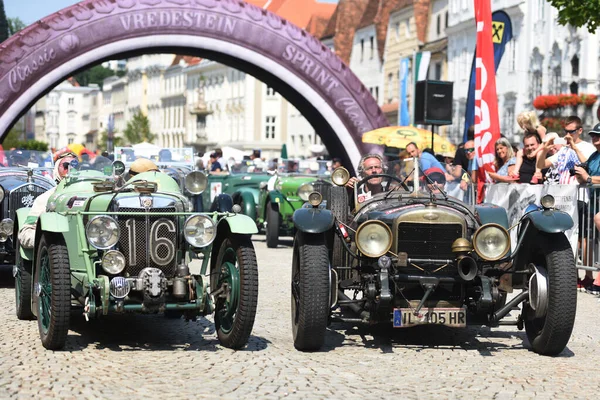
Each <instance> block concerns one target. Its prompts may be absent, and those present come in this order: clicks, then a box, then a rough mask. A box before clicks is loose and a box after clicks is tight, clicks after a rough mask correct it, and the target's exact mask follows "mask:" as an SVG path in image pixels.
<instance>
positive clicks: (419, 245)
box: [398, 222, 462, 259]
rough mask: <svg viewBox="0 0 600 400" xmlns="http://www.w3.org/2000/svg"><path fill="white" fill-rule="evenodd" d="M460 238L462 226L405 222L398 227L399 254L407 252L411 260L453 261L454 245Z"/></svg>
mask: <svg viewBox="0 0 600 400" xmlns="http://www.w3.org/2000/svg"><path fill="white" fill-rule="evenodd" d="M459 237H462V226H461V225H460V224H418V223H412V222H403V223H400V224H399V225H398V252H405V253H407V254H408V257H410V258H442V259H443V258H446V259H452V258H454V254H453V253H452V243H453V242H454V241H455V240H456V239H457V238H459Z"/></svg>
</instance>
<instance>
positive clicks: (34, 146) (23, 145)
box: [2, 128, 48, 151]
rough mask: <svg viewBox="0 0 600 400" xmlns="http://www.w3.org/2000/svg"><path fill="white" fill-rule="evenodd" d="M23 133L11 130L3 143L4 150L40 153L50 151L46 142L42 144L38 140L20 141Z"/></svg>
mask: <svg viewBox="0 0 600 400" xmlns="http://www.w3.org/2000/svg"><path fill="white" fill-rule="evenodd" d="M21 133H22V132H21V131H20V130H19V129H16V128H13V129H11V130H10V131H9V132H8V135H6V137H5V138H4V140H3V141H2V148H4V150H10V149H13V148H14V149H24V150H38V151H47V150H48V143H46V142H40V141H38V140H20V137H21Z"/></svg>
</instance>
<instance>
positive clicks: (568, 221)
mask: <svg viewBox="0 0 600 400" xmlns="http://www.w3.org/2000/svg"><path fill="white" fill-rule="evenodd" d="M526 219H528V220H530V221H531V223H532V224H533V226H535V227H536V228H537V229H538V230H539V231H542V232H547V233H560V232H565V231H568V230H569V229H571V228H572V227H573V219H572V218H571V216H570V215H569V214H567V213H566V212H563V211H558V210H538V211H532V212H530V213H528V214H525V215H524V216H523V218H521V222H523V221H525V220H526Z"/></svg>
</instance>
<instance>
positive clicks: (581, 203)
mask: <svg viewBox="0 0 600 400" xmlns="http://www.w3.org/2000/svg"><path fill="white" fill-rule="evenodd" d="M577 209H578V213H577V215H578V218H579V225H578V226H579V233H578V235H577V236H578V240H577V252H576V256H575V260H576V262H577V268H579V269H582V270H586V271H600V254H599V251H598V250H599V247H600V246H599V240H600V233H599V232H598V228H596V225H595V224H594V216H595V215H596V214H598V212H600V185H590V186H581V187H580V188H579V190H578V191H577ZM598 221H599V225H600V216H599V218H598Z"/></svg>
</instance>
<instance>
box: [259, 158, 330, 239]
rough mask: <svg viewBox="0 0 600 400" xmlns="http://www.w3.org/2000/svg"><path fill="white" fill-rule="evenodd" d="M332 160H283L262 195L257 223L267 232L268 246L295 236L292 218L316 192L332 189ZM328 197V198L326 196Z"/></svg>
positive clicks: (264, 187)
mask: <svg viewBox="0 0 600 400" xmlns="http://www.w3.org/2000/svg"><path fill="white" fill-rule="evenodd" d="M330 168H331V161H326V160H282V161H281V162H280V164H279V165H278V168H277V172H276V174H275V175H274V176H273V177H271V179H270V180H269V182H268V183H267V184H263V186H262V189H263V190H262V191H261V193H260V203H259V209H258V218H257V223H258V225H259V227H260V226H262V227H263V228H264V230H265V234H266V239H267V247H269V248H275V247H277V245H278V244H279V237H280V236H293V235H294V232H295V228H294V221H293V220H292V216H293V215H294V211H296V210H297V209H299V208H300V207H302V204H304V203H305V202H306V201H307V200H308V195H309V194H310V193H312V192H313V191H318V192H321V193H326V190H325V188H327V187H329V186H331V179H330V178H329V177H330V173H331V171H330ZM324 197H325V198H326V197H327V196H326V195H325V196H324Z"/></svg>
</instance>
